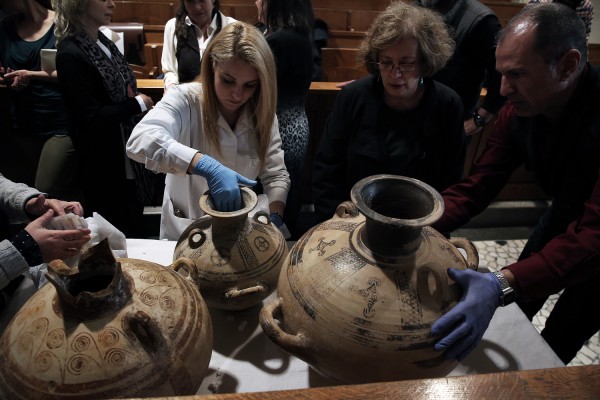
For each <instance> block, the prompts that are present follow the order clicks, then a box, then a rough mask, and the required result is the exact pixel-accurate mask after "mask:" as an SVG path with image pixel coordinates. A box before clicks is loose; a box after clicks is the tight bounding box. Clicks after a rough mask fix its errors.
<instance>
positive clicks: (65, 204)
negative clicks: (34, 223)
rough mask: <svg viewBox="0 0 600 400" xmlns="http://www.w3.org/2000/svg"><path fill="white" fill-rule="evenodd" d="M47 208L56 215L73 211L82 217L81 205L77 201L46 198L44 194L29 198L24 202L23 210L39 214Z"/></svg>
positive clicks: (43, 212)
mask: <svg viewBox="0 0 600 400" xmlns="http://www.w3.org/2000/svg"><path fill="white" fill-rule="evenodd" d="M48 210H53V211H54V212H55V213H56V215H65V214H68V213H73V214H76V215H79V216H80V217H83V207H82V206H81V204H80V203H79V202H77V201H62V200H56V199H47V198H46V196H44V195H43V194H40V195H39V196H38V197H34V198H32V199H29V201H28V202H27V204H25V211H27V212H28V213H29V214H31V215H35V216H40V215H43V214H45V213H46V212H47V211H48Z"/></svg>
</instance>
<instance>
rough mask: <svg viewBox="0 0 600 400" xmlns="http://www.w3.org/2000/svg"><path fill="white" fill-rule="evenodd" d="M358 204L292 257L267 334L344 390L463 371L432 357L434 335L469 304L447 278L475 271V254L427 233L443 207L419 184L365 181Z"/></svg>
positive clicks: (266, 315)
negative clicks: (438, 324)
mask: <svg viewBox="0 0 600 400" xmlns="http://www.w3.org/2000/svg"><path fill="white" fill-rule="evenodd" d="M351 199H352V201H351V202H350V201H347V202H344V203H342V204H341V205H340V206H339V207H338V208H337V210H336V213H335V215H334V216H333V218H331V219H330V220H328V221H325V222H323V223H321V224H319V225H317V226H315V227H313V228H312V229H311V230H309V231H308V232H306V233H305V234H304V235H303V236H302V237H301V238H300V240H299V241H298V242H297V243H296V244H295V245H294V246H293V247H292V249H291V250H290V254H289V257H288V260H287V262H286V265H285V266H284V267H283V269H282V271H281V275H280V279H279V284H278V288H277V297H276V299H275V300H273V301H272V302H270V303H268V304H266V305H265V306H264V307H263V309H262V310H261V314H260V324H261V326H262V328H263V330H264V332H265V333H266V334H267V335H268V336H269V337H270V338H271V339H272V340H273V341H274V342H275V343H276V344H277V345H279V346H280V347H281V348H283V349H284V350H286V351H287V352H289V353H290V354H292V355H294V356H297V357H298V358H300V359H302V360H304V361H306V362H307V363H308V364H310V365H311V366H312V368H313V369H315V370H316V371H318V372H320V373H321V374H323V375H325V376H328V377H330V378H332V379H335V380H337V381H339V382H342V383H347V384H353V383H366V382H376V381H390V380H400V379H420V378H434V377H443V376H445V375H447V374H448V373H449V372H450V371H452V369H454V368H455V367H456V365H457V363H456V361H452V360H446V359H444V355H443V354H442V353H440V352H437V351H435V350H434V348H433V346H434V344H435V343H436V341H437V340H439V338H435V337H432V336H431V333H430V331H431V325H432V324H433V323H434V322H435V321H436V320H437V319H438V318H439V317H441V316H442V315H443V314H444V313H445V312H447V311H448V310H449V309H451V308H452V307H453V306H454V305H455V304H456V302H457V301H458V300H459V299H460V297H461V290H460V288H459V287H458V285H457V284H455V283H454V282H453V281H451V280H450V278H448V276H447V273H446V270H447V268H449V267H453V268H459V269H465V268H470V269H476V268H477V264H478V262H479V260H478V255H477V251H476V249H475V246H474V245H473V244H472V243H471V242H470V241H468V240H466V239H462V238H455V239H450V240H447V239H446V238H445V237H444V236H442V235H441V234H440V233H438V232H437V231H435V230H434V229H432V228H431V227H430V226H429V225H431V224H432V223H434V222H435V221H436V220H437V219H439V218H440V216H441V215H442V213H443V208H444V207H443V200H442V198H441V196H440V194H439V193H438V192H437V191H435V190H434V189H433V188H432V187H430V186H429V185H427V184H425V183H423V182H420V181H418V180H416V179H411V178H406V177H401V176H393V175H375V176H372V177H369V178H365V179H363V180H361V181H359V182H358V183H357V184H356V185H355V186H354V187H353V188H352V192H351ZM459 249H462V251H463V252H464V254H463V253H462V252H461V251H460V250H459Z"/></svg>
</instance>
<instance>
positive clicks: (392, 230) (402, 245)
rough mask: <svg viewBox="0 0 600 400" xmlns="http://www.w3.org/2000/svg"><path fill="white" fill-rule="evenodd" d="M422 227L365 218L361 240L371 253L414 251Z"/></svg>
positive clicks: (404, 252) (398, 254)
mask: <svg viewBox="0 0 600 400" xmlns="http://www.w3.org/2000/svg"><path fill="white" fill-rule="evenodd" d="M422 229H423V228H422V227H420V226H419V227H414V226H398V225H390V224H386V223H382V222H380V221H377V220H374V219H370V218H367V219H366V222H365V225H364V226H363V229H362V231H361V240H362V242H363V243H364V244H365V246H367V248H368V249H369V250H371V251H372V252H373V253H376V254H379V255H382V256H386V257H393V256H400V255H406V254H408V253H412V252H414V251H415V250H416V249H417V248H418V247H419V245H420V243H421V231H422Z"/></svg>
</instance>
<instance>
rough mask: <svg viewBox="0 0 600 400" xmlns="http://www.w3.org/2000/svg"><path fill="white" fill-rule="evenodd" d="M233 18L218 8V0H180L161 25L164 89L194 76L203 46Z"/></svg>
mask: <svg viewBox="0 0 600 400" xmlns="http://www.w3.org/2000/svg"><path fill="white" fill-rule="evenodd" d="M234 21H235V19H233V18H231V17H227V16H225V15H223V13H222V12H220V11H219V0H181V2H180V3H179V10H178V11H177V16H176V17H175V18H172V19H170V20H169V21H167V24H166V25H165V33H164V43H163V52H162V60H161V63H162V69H163V73H164V74H165V76H164V82H165V91H167V90H168V89H169V87H171V86H173V85H177V84H179V83H184V82H191V81H193V80H194V79H196V77H197V76H198V75H199V74H200V62H201V60H202V55H203V54H204V51H205V50H206V46H208V43H210V41H211V39H212V38H213V37H215V36H216V35H217V34H218V33H219V32H220V31H221V29H223V27H224V26H226V25H228V24H230V23H232V22H234Z"/></svg>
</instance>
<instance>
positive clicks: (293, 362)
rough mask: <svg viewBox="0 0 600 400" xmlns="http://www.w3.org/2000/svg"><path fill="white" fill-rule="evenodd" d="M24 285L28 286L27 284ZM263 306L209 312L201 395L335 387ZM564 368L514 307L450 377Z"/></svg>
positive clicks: (169, 249)
mask: <svg viewBox="0 0 600 400" xmlns="http://www.w3.org/2000/svg"><path fill="white" fill-rule="evenodd" d="M174 248H175V242H172V241H158V240H143V239H128V240H127V253H128V257H129V258H138V259H142V260H148V261H152V262H155V263H158V264H161V265H165V266H167V265H169V264H170V263H171V261H172V256H173V249H174ZM29 282H30V281H29ZM29 284H30V283H29ZM26 285H27V283H25V284H24V286H26ZM27 295H28V294H27V290H23V291H21V293H20V294H18V296H21V297H22V298H21V299H15V300H19V301H23V300H24V299H25V298H26V296H27ZM29 295H30V292H29ZM274 295H275V294H273V295H271V296H274ZM269 300H270V298H268V299H266V300H265V301H269ZM13 307H14V306H13ZM261 308H262V305H261V304H259V305H256V306H254V307H252V308H250V309H248V310H244V311H237V312H228V311H221V310H211V311H210V315H211V319H212V323H213V331H214V344H213V353H212V358H211V361H210V366H209V370H208V372H207V375H206V376H205V378H204V380H203V382H202V385H201V386H200V389H199V391H198V394H207V393H234V392H237V393H241V392H258V391H271V390H285V389H301V388H307V387H318V386H332V385H336V383H335V382H332V381H331V380H329V379H327V378H325V377H322V376H321V375H319V374H318V373H316V372H315V371H314V370H312V369H311V368H310V367H309V366H308V365H307V364H306V363H305V362H303V361H301V360H300V359H298V358H296V357H293V356H291V355H289V354H288V353H286V352H285V351H283V350H281V349H280V348H279V347H278V346H277V345H275V344H274V343H273V342H272V341H271V340H270V339H269V338H268V337H267V336H266V335H265V334H264V333H263V331H262V328H261V327H260V325H259V324H258V314H259V312H260V309H261ZM5 311H6V310H5ZM3 317H6V315H4V316H3ZM0 325H1V323H0ZM561 366H564V364H563V363H562V362H561V361H560V359H559V358H558V357H557V356H556V355H555V354H554V352H553V351H552V350H551V349H550V347H549V346H548V345H547V344H546V342H545V341H544V340H543V339H542V338H541V336H540V335H539V334H538V332H537V331H536V329H535V328H534V327H533V325H532V324H531V323H530V322H529V321H528V320H527V318H526V317H525V315H524V314H523V313H522V312H521V310H520V308H519V307H518V306H517V305H515V304H512V305H510V306H508V307H504V308H499V309H498V310H497V311H496V313H495V315H494V318H493V319H492V321H491V323H490V326H489V327H488V329H487V331H486V333H485V335H484V336H483V340H482V341H481V343H480V344H479V346H478V347H477V349H475V350H474V351H473V352H472V353H471V354H470V355H469V357H467V358H466V359H465V360H464V361H463V362H462V363H461V364H460V365H459V366H458V367H457V368H456V369H455V370H454V371H453V372H452V373H451V374H450V375H452V376H456V375H466V374H480V373H489V372H501V371H515V370H528V369H541V368H554V367H561Z"/></svg>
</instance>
